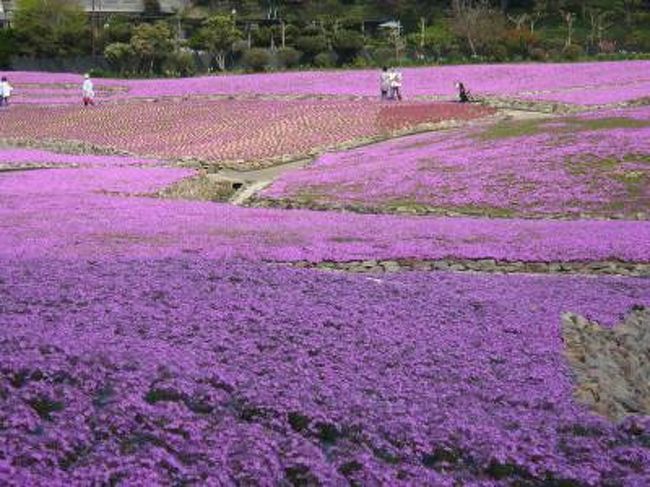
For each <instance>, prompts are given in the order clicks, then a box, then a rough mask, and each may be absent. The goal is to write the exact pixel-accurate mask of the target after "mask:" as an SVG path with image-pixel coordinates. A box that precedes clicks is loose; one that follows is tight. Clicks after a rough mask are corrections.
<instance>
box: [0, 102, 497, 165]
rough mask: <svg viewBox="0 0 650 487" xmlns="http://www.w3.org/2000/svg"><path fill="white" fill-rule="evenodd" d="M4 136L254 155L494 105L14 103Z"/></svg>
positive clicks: (215, 156) (0, 128)
mask: <svg viewBox="0 0 650 487" xmlns="http://www.w3.org/2000/svg"><path fill="white" fill-rule="evenodd" d="M10 108H11V110H8V111H7V112H5V113H3V114H2V115H3V123H2V124H0V136H1V137H8V138H20V139H25V138H27V139H53V140H57V141H70V140H73V141H84V142H86V143H91V144H94V145H97V146H101V147H105V148H110V149H116V150H122V151H128V152H129V153H135V154H140V155H144V156H153V157H161V158H181V157H185V158H186V157H194V158H201V159H202V160H213V161H214V160H218V161H239V162H241V161H251V160H260V159H273V158H279V157H283V156H287V155H289V156H294V157H295V156H299V155H305V154H308V153H310V152H311V151H313V150H315V149H319V148H322V147H330V146H336V145H338V144H342V143H349V142H353V141H356V140H359V139H367V138H370V137H377V136H385V135H387V134H388V133H390V132H392V131H395V130H401V129H408V128H412V127H414V126H417V125H420V124H422V123H435V122H439V121H441V120H447V119H458V120H463V119H473V118H477V117H482V116H485V115H487V114H490V113H491V112H492V111H491V109H488V108H485V107H480V106H462V105H459V104H456V103H439V102H436V103H431V102H428V103H426V102H423V103H413V104H410V103H404V104H399V105H398V104H382V103H379V102H378V101H377V102H373V103H369V102H367V101H360V100H286V101H280V100H207V101H206V100H180V101H179V100H177V101H169V100H167V101H162V102H158V103H154V102H141V103H137V104H135V103H124V104H110V105H100V106H98V107H90V108H88V109H82V108H77V107H46V106H41V107H25V106H23V107H20V106H19V107H10Z"/></svg>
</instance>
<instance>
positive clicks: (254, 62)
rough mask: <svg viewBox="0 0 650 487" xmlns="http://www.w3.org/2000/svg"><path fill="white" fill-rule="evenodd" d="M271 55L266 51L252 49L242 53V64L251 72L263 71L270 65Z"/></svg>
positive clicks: (258, 48) (256, 48) (257, 48)
mask: <svg viewBox="0 0 650 487" xmlns="http://www.w3.org/2000/svg"><path fill="white" fill-rule="evenodd" d="M271 59H272V56H271V53H270V52H269V51H268V50H267V49H262V48H260V47H254V48H252V49H249V50H248V51H246V52H245V53H244V56H243V57H242V64H243V65H244V67H246V68H247V69H249V70H251V71H255V72H258V71H264V70H266V69H267V68H268V67H269V66H270V65H271Z"/></svg>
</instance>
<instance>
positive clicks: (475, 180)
mask: <svg viewBox="0 0 650 487" xmlns="http://www.w3.org/2000/svg"><path fill="white" fill-rule="evenodd" d="M649 162H650V109H648V107H642V108H631V109H627V110H617V111H609V112H599V114H598V116H597V117H594V116H593V115H580V116H571V117H564V118H559V119H558V118H540V119H537V118H536V119H528V120H522V121H504V122H501V123H499V124H496V125H494V124H492V125H489V126H487V127H478V128H474V129H471V130H457V131H454V132H452V133H450V132H444V133H433V134H424V135H421V136H418V137H409V138H405V139H397V140H392V141H389V142H386V143H383V144H376V145H373V146H369V147H362V148H359V149H356V150H353V151H345V152H338V153H330V154H326V155H324V156H322V157H320V158H319V159H317V160H316V161H315V162H314V164H312V165H311V166H310V167H308V168H306V169H304V170H302V171H297V172H293V173H290V174H287V175H286V176H285V177H283V178H281V179H280V180H279V181H277V182H276V183H275V184H274V185H273V186H272V187H271V188H269V189H267V190H266V191H264V192H263V193H262V196H263V197H264V198H268V199H271V200H280V201H285V202H286V201H290V202H291V204H292V205H293V206H296V205H302V206H306V207H316V208H318V207H327V206H336V205H345V206H346V207H347V208H351V209H355V208H357V209H360V210H364V211H368V209H371V210H374V211H382V212H393V211H398V212H406V213H438V214H468V215H487V216H497V217H503V216H520V217H521V216H523V217H547V218H548V217H556V218H557V217H561V218H567V217H573V218H575V217H579V216H590V217H598V218H612V217H616V218H628V219H630V218H631V219H636V218H638V219H647V218H648V216H649V213H648V209H650V164H649Z"/></svg>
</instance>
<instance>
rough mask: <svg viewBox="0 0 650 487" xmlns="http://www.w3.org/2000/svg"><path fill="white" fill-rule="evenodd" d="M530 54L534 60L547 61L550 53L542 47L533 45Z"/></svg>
mask: <svg viewBox="0 0 650 487" xmlns="http://www.w3.org/2000/svg"><path fill="white" fill-rule="evenodd" d="M529 54H530V58H531V59H532V60H533V61H546V60H547V59H548V53H547V52H546V51H545V50H544V49H542V48H541V47H533V48H532V49H531V50H530V53H529Z"/></svg>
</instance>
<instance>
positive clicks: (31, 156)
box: [0, 149, 160, 168]
mask: <svg viewBox="0 0 650 487" xmlns="http://www.w3.org/2000/svg"><path fill="white" fill-rule="evenodd" d="M153 164H160V162H159V161H155V160H153V159H144V158H141V157H140V158H137V157H123V156H97V155H91V154H77V155H74V154H64V153H60V152H51V151H47V150H38V149H0V168H3V167H4V168H12V167H23V166H25V167H29V166H53V167H58V166H61V167H65V166H74V167H119V166H141V165H142V166H144V165H153Z"/></svg>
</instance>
